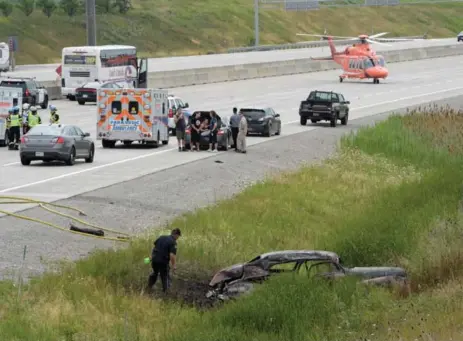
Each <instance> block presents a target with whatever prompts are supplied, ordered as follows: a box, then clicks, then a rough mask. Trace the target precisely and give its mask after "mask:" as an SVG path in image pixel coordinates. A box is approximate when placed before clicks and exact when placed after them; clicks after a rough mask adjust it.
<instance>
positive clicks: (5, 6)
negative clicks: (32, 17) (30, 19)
mask: <svg viewBox="0 0 463 341" xmlns="http://www.w3.org/2000/svg"><path fill="white" fill-rule="evenodd" d="M0 11H1V12H2V14H3V16H5V17H9V16H10V15H11V13H12V12H13V5H12V4H11V2H7V1H0Z"/></svg>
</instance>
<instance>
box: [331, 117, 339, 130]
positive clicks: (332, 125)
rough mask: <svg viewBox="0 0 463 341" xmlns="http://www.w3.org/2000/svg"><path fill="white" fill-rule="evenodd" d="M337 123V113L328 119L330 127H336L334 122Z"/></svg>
mask: <svg viewBox="0 0 463 341" xmlns="http://www.w3.org/2000/svg"><path fill="white" fill-rule="evenodd" d="M337 123H338V114H334V117H333V118H331V120H330V126H331V127H333V128H334V127H336V124H337Z"/></svg>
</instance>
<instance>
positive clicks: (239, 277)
mask: <svg viewBox="0 0 463 341" xmlns="http://www.w3.org/2000/svg"><path fill="white" fill-rule="evenodd" d="M327 267H328V268H327ZM303 268H304V269H305V270H306V272H307V273H306V274H305V275H307V276H308V277H319V278H324V279H337V278H343V277H346V276H354V277H358V278H359V279H360V280H361V282H362V283H363V284H369V285H377V286H384V285H389V284H391V283H398V284H399V285H406V280H407V273H406V271H405V270H404V269H402V268H398V267H358V268H357V267H354V268H348V267H344V266H343V265H341V259H340V257H339V256H338V255H337V254H336V253H334V252H331V251H317V250H285V251H275V252H269V253H265V254H262V255H259V256H257V257H255V258H254V259H252V260H250V261H249V262H247V263H243V264H235V265H232V266H230V267H228V268H225V269H222V270H220V271H219V272H217V273H216V274H215V275H214V277H213V278H212V280H211V281H210V283H209V286H210V287H211V290H210V291H208V292H207V294H206V297H208V298H215V299H219V300H228V299H231V298H234V297H237V296H240V295H242V294H245V293H250V292H251V291H252V289H253V288H254V284H255V283H259V282H262V281H264V280H266V279H267V278H269V277H270V276H273V275H275V274H280V273H285V272H296V273H298V272H300V270H301V269H303ZM320 270H321V271H320Z"/></svg>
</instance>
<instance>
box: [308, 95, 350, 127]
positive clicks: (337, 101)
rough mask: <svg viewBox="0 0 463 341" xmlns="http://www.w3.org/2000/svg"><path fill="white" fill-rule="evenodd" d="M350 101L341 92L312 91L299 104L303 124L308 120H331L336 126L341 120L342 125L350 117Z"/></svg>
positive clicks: (313, 121)
mask: <svg viewBox="0 0 463 341" xmlns="http://www.w3.org/2000/svg"><path fill="white" fill-rule="evenodd" d="M349 104H350V102H349V101H346V100H345V99H344V96H343V95H342V94H340V93H336V92H332V91H318V90H315V91H311V92H310V94H309V97H307V99H306V100H304V101H302V102H301V104H300V106H299V116H300V120H301V125H303V126H305V125H306V124H307V120H310V121H311V122H312V123H317V122H318V121H329V122H330V125H331V126H332V127H336V124H337V121H338V120H340V121H341V124H342V125H346V124H347V120H348V119H349Z"/></svg>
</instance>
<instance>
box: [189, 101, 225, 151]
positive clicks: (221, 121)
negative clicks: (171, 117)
mask: <svg viewBox="0 0 463 341" xmlns="http://www.w3.org/2000/svg"><path fill="white" fill-rule="evenodd" d="M198 112H199V113H200V114H201V116H200V121H201V122H203V121H204V120H205V119H208V120H210V119H211V113H210V111H200V110H197V111H193V113H192V115H191V116H190V117H189V120H188V125H187V128H186V131H185V148H186V149H191V125H192V124H193V120H194V119H195V116H196V114H197V113H198ZM217 127H218V131H217V150H225V151H227V150H228V148H229V147H230V145H231V143H232V142H233V137H232V132H231V127H230V123H229V119H228V117H224V118H221V117H220V116H219V115H217ZM209 138H210V132H208V131H207V132H203V133H202V134H201V136H200V142H199V148H200V149H201V148H209Z"/></svg>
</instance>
